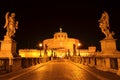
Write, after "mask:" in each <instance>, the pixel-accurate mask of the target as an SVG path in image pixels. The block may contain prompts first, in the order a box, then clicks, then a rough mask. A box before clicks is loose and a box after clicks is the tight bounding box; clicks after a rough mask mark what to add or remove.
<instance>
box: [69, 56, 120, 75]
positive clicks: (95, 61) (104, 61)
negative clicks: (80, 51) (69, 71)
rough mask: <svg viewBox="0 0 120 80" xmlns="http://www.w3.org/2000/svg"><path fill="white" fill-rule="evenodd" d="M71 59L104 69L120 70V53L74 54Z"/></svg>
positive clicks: (116, 71)
mask: <svg viewBox="0 0 120 80" xmlns="http://www.w3.org/2000/svg"><path fill="white" fill-rule="evenodd" d="M70 60H72V61H73V62H77V63H80V64H83V65H87V66H92V67H95V68H97V69H100V70H103V71H109V72H113V73H117V74H118V72H120V55H118V54H115V55H92V56H72V57H71V58H70ZM119 74H120V73H119Z"/></svg>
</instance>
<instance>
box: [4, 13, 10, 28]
mask: <svg viewBox="0 0 120 80" xmlns="http://www.w3.org/2000/svg"><path fill="white" fill-rule="evenodd" d="M9 14H10V12H7V13H6V15H5V25H4V28H6V27H7V25H8V22H9V21H8V18H9Z"/></svg>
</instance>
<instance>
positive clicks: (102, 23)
mask: <svg viewBox="0 0 120 80" xmlns="http://www.w3.org/2000/svg"><path fill="white" fill-rule="evenodd" d="M98 22H99V27H100V28H101V31H102V32H103V33H104V34H105V36H106V38H105V39H113V35H114V32H110V25H109V15H108V13H107V12H106V11H104V12H103V13H102V17H101V18H100V20H98Z"/></svg>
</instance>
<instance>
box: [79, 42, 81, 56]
mask: <svg viewBox="0 0 120 80" xmlns="http://www.w3.org/2000/svg"><path fill="white" fill-rule="evenodd" d="M80 46H81V43H78V52H79V54H78V55H79V56H80Z"/></svg>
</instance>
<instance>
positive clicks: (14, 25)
mask: <svg viewBox="0 0 120 80" xmlns="http://www.w3.org/2000/svg"><path fill="white" fill-rule="evenodd" d="M5 20H6V23H5V25H4V28H6V30H7V32H6V36H9V37H10V38H11V37H14V34H15V32H16V29H18V21H16V20H15V13H11V14H10V12H7V13H6V15H5Z"/></svg>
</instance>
